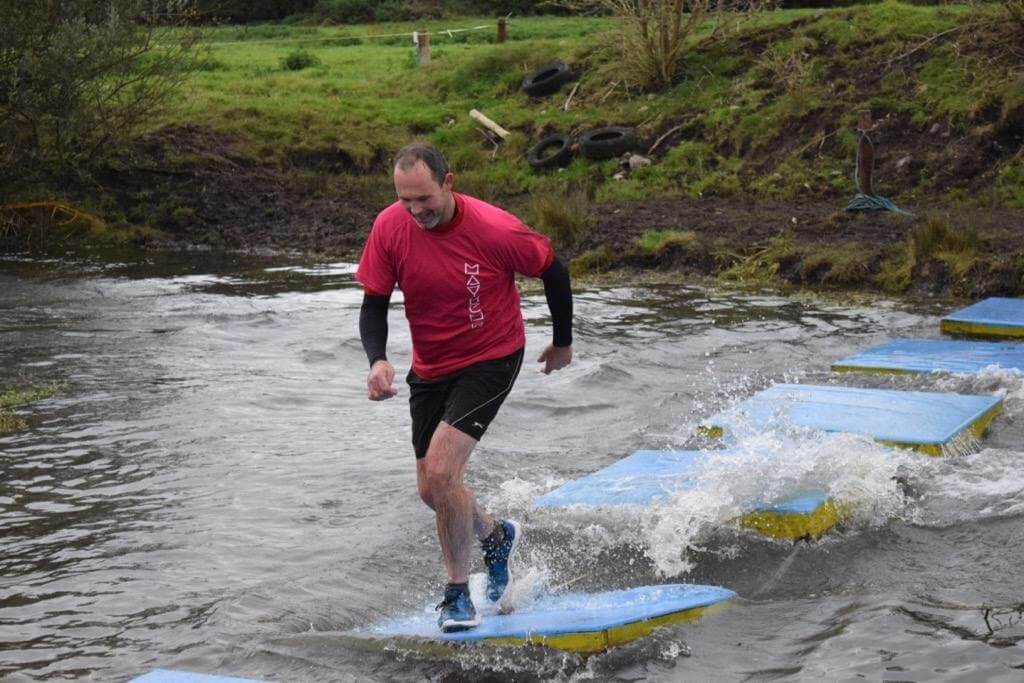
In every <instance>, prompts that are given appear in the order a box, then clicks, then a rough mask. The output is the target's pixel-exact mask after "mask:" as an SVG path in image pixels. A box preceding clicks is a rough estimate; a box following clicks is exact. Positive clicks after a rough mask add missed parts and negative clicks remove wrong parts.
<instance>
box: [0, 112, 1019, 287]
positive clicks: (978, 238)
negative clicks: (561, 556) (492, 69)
mask: <svg viewBox="0 0 1024 683" xmlns="http://www.w3.org/2000/svg"><path fill="white" fill-rule="evenodd" d="M243 147H244V146H243V142H242V141H237V140H232V139H230V138H227V137H225V136H222V135H219V134H217V133H215V132H213V131H210V130H208V129H204V128H200V127H195V126H180V127H169V128H166V129H163V130H162V131H159V132H158V133H155V134H153V135H150V136H147V137H145V138H143V139H142V140H140V141H139V142H138V143H137V144H136V145H135V146H134V147H133V149H132V150H131V151H130V152H129V153H126V154H123V155H120V156H118V157H117V159H116V160H115V161H114V162H113V163H111V164H109V165H108V166H107V167H105V168H104V169H103V171H102V172H101V173H99V174H97V176H96V177H95V179H94V181H93V182H92V183H90V184H89V185H87V186H82V187H78V188H70V189H69V191H68V194H67V196H68V200H67V202H66V203H65V204H62V206H76V207H80V206H88V207H96V208H95V209H90V210H89V211H91V213H87V212H86V211H85V210H82V211H81V212H78V211H75V212H72V213H69V212H67V211H63V210H54V209H53V207H52V206H49V205H48V204H47V203H46V202H40V203H39V204H38V206H36V207H35V208H34V209H28V210H21V211H16V212H11V211H8V212H7V215H6V216H4V229H3V230H2V231H0V246H2V247H3V248H5V249H6V250H8V251H10V250H13V249H22V248H24V246H25V244H26V243H30V244H34V245H35V246H44V247H45V246H46V245H47V242H50V243H53V242H59V243H61V244H63V243H65V240H67V238H68V236H69V234H70V235H71V237H74V236H75V235H77V236H79V237H82V238H84V239H90V238H94V237H97V236H98V237H99V239H109V240H116V239H123V238H124V236H125V235H130V236H131V237H130V238H131V240H132V241H133V242H135V243H137V244H139V245H140V246H142V247H144V248H166V247H172V248H180V247H205V248H213V249H238V250H277V251H288V252H303V253H309V254H317V255H323V256H327V257H335V258H346V257H348V258H351V257H354V256H355V255H356V254H358V251H359V249H360V248H361V246H362V243H363V241H364V240H365V238H366V234H367V232H368V230H369V227H370V225H371V223H372V221H373V217H374V215H375V214H376V212H377V211H379V210H380V208H382V207H383V206H384V205H386V204H387V203H388V202H390V201H392V200H393V191H392V189H391V187H390V184H389V182H388V175H387V162H386V160H385V158H384V157H383V155H382V158H381V159H380V160H378V161H376V162H374V163H373V164H372V165H371V166H370V167H369V168H367V167H365V166H364V167H361V168H357V167H356V165H355V164H353V163H352V160H351V159H349V158H347V157H346V156H345V154H344V152H341V151H325V152H324V153H322V154H313V153H309V152H306V153H303V154H295V155H290V156H286V161H285V162H274V163H263V162H260V161H258V160H255V159H253V158H252V157H251V156H248V155H246V154H245V153H244V152H243V151H241V150H242V149H243ZM97 197H100V198H101V199H100V200H99V203H98V204H97ZM495 201H496V203H500V204H502V205H503V206H505V207H507V208H509V209H510V210H512V211H514V212H516V213H518V214H520V215H528V214H529V211H530V201H531V200H530V198H529V197H524V196H512V197H505V198H500V199H497V200H495ZM845 206H846V200H845V199H843V198H840V197H833V198H823V199H817V200H813V201H812V200H799V201H785V202H784V201H758V200H755V199H750V198H746V199H744V198H722V197H710V198H703V199H680V198H656V199H648V200H642V201H630V202H616V203H612V204H599V203H591V204H590V205H589V206H588V208H587V213H588V215H587V217H586V224H587V225H586V230H585V232H584V236H583V237H582V238H581V239H579V240H577V242H576V243H575V244H573V245H571V246H565V245H562V246H561V247H560V251H561V252H562V253H563V255H564V256H566V257H568V258H569V259H572V261H573V265H574V269H575V271H576V272H577V273H578V274H583V273H588V274H600V273H604V272H610V271H617V272H620V273H621V272H622V271H626V272H629V271H631V270H636V271H651V270H655V271H663V272H673V273H678V275H679V277H681V278H684V277H685V278H695V277H696V278H701V277H718V278H721V279H725V280H728V281H732V282H738V283H746V284H790V285H796V286H802V287H815V288H818V287H825V288H840V289H860V290H876V291H886V292H890V293H917V294H933V295H939V296H963V297H972V298H973V297H980V296H991V295H1005V296H1015V295H1021V294H1024V210H1022V209H1007V208H977V207H961V206H953V205H949V206H943V205H942V204H941V203H939V202H937V201H936V200H935V199H934V198H931V199H928V200H921V201H919V202H915V203H913V204H908V205H905V206H904V207H903V208H905V209H907V210H908V211H910V212H913V214H914V215H913V216H904V215H899V214H894V213H889V212H872V213H851V212H847V211H845V210H844V208H845ZM97 226H100V228H99V229H97ZM118 226H120V227H118ZM140 226H144V227H141V228H140ZM652 229H657V230H662V231H677V232H678V233H680V234H679V235H677V236H675V237H674V238H672V239H668V240H666V241H665V242H664V243H663V244H659V245H657V246H655V247H650V246H647V247H644V246H640V245H639V243H638V241H637V240H638V238H639V237H640V236H641V235H643V234H644V233H645V232H647V231H649V230H652Z"/></svg>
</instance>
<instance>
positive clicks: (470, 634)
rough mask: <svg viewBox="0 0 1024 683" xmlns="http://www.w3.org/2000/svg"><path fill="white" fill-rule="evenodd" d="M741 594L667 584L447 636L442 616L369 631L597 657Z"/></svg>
mask: <svg viewBox="0 0 1024 683" xmlns="http://www.w3.org/2000/svg"><path fill="white" fill-rule="evenodd" d="M734 597H736V594H735V593H734V592H732V591H731V590H728V589H726V588H720V587H718V586H701V585H696V584H666V585H662V586H641V587H639V588H629V589H626V590H617V591H608V592H605V593H564V594H561V595H550V596H545V597H541V598H538V599H537V600H536V601H535V602H534V603H533V604H532V605H530V606H528V607H525V608H521V609H519V610H517V611H515V612H512V613H511V614H495V615H487V616H484V617H483V621H482V622H481V624H480V625H479V626H477V627H476V628H473V629H470V630H468V631H460V632H456V633H442V632H441V631H440V630H438V627H437V613H436V612H434V611H429V612H420V613H418V614H415V615H413V616H409V617H404V618H399V619H393V620H391V621H387V622H384V623H381V624H378V625H376V626H372V627H370V628H369V629H367V634H368V635H371V636H378V637H386V638H401V639H418V640H425V641H428V642H441V643H449V644H451V643H488V644H492V645H521V644H524V643H528V642H529V643H538V644H542V645H546V646H549V647H555V648H559V649H566V650H575V651H580V652H596V651H600V650H604V649H607V648H608V647H611V646H614V645H621V644H624V643H627V642H629V641H631V640H635V639H636V638H639V637H642V636H644V635H647V634H648V633H650V632H651V631H652V630H653V629H654V628H657V627H659V626H663V625H666V624H669V623H674V622H679V621H687V620H690V619H695V618H697V617H699V616H700V615H701V614H702V613H703V612H704V611H706V610H707V609H708V608H710V607H713V606H716V605H720V604H723V603H725V602H728V601H729V600H731V599H733V598H734Z"/></svg>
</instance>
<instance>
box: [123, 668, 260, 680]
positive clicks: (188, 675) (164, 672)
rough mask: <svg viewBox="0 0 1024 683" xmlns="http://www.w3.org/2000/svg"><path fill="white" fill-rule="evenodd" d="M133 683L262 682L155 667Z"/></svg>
mask: <svg viewBox="0 0 1024 683" xmlns="http://www.w3.org/2000/svg"><path fill="white" fill-rule="evenodd" d="M131 683H260V681H257V680H254V679H252V678H231V677H230V676H214V675H212V674H196V673H192V672H190V671H171V670H170V669H155V670H153V671H150V672H149V673H148V674H146V675H145V676H139V677H138V678H133V679H132V681H131Z"/></svg>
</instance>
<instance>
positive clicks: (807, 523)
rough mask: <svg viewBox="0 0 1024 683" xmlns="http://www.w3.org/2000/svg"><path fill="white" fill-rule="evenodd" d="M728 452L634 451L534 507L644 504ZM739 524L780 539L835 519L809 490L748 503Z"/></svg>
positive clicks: (686, 485) (685, 486) (817, 529)
mask: <svg viewBox="0 0 1024 683" xmlns="http://www.w3.org/2000/svg"><path fill="white" fill-rule="evenodd" d="M735 456H736V454H735V453H733V452H732V451H727V450H721V451H717V450H716V451H637V452H635V453H633V454H632V455H630V456H629V457H626V458H623V459H622V460H619V461H618V462H615V463H612V464H611V465H609V466H608V467H605V468H604V469H601V470H598V471H597V472H594V473H593V474H588V475H587V476H585V477H581V478H579V479H574V480H573V481H570V482H567V483H565V484H563V485H562V486H560V487H559V488H557V489H555V490H554V491H549V492H548V493H546V494H544V495H543V496H540V497H538V498H537V499H536V500H535V501H534V505H535V506H536V507H539V508H564V507H570V506H574V505H579V506H623V505H634V506H643V505H650V504H651V503H655V502H659V501H665V500H668V499H669V498H671V497H672V495H673V494H675V493H678V492H679V491H688V490H693V489H696V488H698V487H699V486H700V481H699V472H700V468H701V467H702V465H704V463H706V462H709V461H712V460H713V459H715V458H733V457H735ZM739 521H740V524H741V525H742V526H745V527H748V528H752V529H756V530H757V531H760V532H762V533H765V534H768V535H770V536H778V537H783V538H804V537H814V538H816V537H818V536H820V535H821V534H822V533H824V532H825V531H827V530H828V529H830V528H831V527H833V526H834V525H835V524H836V522H837V521H838V513H837V510H836V506H835V505H834V504H833V503H832V502H831V501H830V500H829V499H828V497H827V496H826V495H825V494H823V493H818V492H809V493H806V494H803V495H800V496H794V497H792V498H788V499H786V500H783V501H778V502H775V503H767V502H762V503H758V504H755V505H752V506H751V509H750V511H749V512H748V513H745V514H744V515H743V516H742V517H741V518H740V520H739Z"/></svg>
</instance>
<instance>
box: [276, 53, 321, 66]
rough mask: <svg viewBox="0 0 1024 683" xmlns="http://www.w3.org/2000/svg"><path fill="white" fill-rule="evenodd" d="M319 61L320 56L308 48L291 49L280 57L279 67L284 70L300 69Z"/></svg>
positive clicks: (314, 64)
mask: <svg viewBox="0 0 1024 683" xmlns="http://www.w3.org/2000/svg"><path fill="white" fill-rule="evenodd" d="M319 63H320V58H319V57H317V56H316V55H315V54H313V53H312V52H310V51H309V50H292V51H291V52H289V53H288V54H286V55H285V56H284V57H282V58H281V68H282V69H284V70H285V71H302V70H303V69H306V68H308V67H311V66H316V65H317V64H319Z"/></svg>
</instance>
